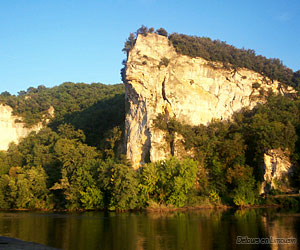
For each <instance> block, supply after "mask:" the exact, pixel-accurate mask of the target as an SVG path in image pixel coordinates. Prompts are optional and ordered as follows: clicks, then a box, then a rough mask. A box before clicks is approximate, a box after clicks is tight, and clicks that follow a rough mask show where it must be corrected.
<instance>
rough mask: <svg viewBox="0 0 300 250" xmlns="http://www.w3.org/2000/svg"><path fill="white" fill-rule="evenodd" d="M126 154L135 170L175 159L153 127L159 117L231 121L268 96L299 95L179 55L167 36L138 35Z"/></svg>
mask: <svg viewBox="0 0 300 250" xmlns="http://www.w3.org/2000/svg"><path fill="white" fill-rule="evenodd" d="M125 86H126V101H127V102H128V105H129V106H128V110H127V115H126V123H125V126H126V129H125V137H126V154H127V158H128V159H129V160H131V162H132V164H133V167H134V168H138V167H139V166H140V165H141V164H144V163H145V161H149V160H151V161H157V160H161V159H164V158H166V157H168V156H169V155H170V149H169V146H168V145H167V143H166V142H165V139H164V136H165V134H164V132H162V131H160V130H158V129H155V128H154V127H153V120H154V119H155V118H156V117H157V115H158V114H165V115H166V116H168V117H176V119H178V120H179V121H183V122H185V123H187V124H190V125H199V124H207V123H209V122H210V121H211V120H212V119H220V120H224V119H229V118H230V117H231V116H232V114H233V113H234V112H235V111H238V110H240V109H241V108H243V107H250V108H253V107H254V106H255V105H256V104H257V103H258V102H262V101H263V99H262V98H261V95H262V93H263V92H267V91H273V92H274V93H276V94H278V93H282V94H284V93H287V92H293V91H294V90H293V89H292V88H291V87H289V88H286V87H284V86H282V85H281V84H280V83H279V82H278V81H271V80H270V79H267V78H265V77H263V76H262V75H260V74H258V73H256V72H254V71H250V70H247V69H239V70H234V69H225V68H224V67H222V64H221V63H216V62H209V61H206V60H204V59H202V58H191V57H188V56H185V55H180V54H177V53H176V51H175V48H174V47H173V46H172V45H171V44H170V42H169V40H168V38H167V37H164V36H160V35H156V34H148V35H147V36H143V35H139V36H138V37H137V40H136V44H135V46H134V48H133V49H132V50H131V51H130V53H129V56H128V60H127V64H126V82H125Z"/></svg>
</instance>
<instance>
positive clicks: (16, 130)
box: [0, 104, 54, 150]
mask: <svg viewBox="0 0 300 250" xmlns="http://www.w3.org/2000/svg"><path fill="white" fill-rule="evenodd" d="M12 111H13V109H12V108H11V107H10V106H6V105H2V104H0V150H7V149H8V146H9V144H10V143H11V142H15V143H18V142H19V141H20V139H21V138H24V137H26V136H27V135H28V134H29V133H30V132H32V131H39V130H40V129H41V128H43V124H42V122H40V123H38V124H37V125H35V126H33V127H31V128H26V126H25V123H23V122H21V121H22V118H21V117H18V116H14V115H13V114H12ZM49 114H50V115H51V116H53V114H54V109H53V108H50V109H49ZM46 122H47V121H46Z"/></svg>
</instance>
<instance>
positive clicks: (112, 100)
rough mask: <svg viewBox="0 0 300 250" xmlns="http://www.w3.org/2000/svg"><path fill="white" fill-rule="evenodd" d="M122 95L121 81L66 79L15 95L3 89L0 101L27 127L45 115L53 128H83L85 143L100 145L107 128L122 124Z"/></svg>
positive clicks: (43, 118)
mask: <svg viewBox="0 0 300 250" xmlns="http://www.w3.org/2000/svg"><path fill="white" fill-rule="evenodd" d="M124 95H125V88H124V85H123V84H116V85H104V84H101V83H92V84H85V83H77V84H75V83H72V82H66V83H63V84H61V85H59V86H56V87H53V88H46V87H45V86H38V87H37V88H33V87H30V88H28V89H27V91H20V92H19V93H18V95H11V94H9V93H8V92H3V93H1V95H0V103H3V104H6V105H9V106H11V107H12V108H13V114H14V115H18V116H20V117H21V118H22V119H23V121H24V122H25V124H26V126H28V127H31V126H32V125H34V124H36V123H38V122H40V121H42V120H45V119H46V118H49V119H50V120H51V121H50V123H49V124H48V126H49V127H51V128H52V129H54V130H57V128H58V126H59V125H60V124H65V123H67V124H72V125H73V126H74V127H75V128H76V129H81V130H83V131H84V133H85V135H86V137H87V138H86V141H87V143H88V144H89V145H92V146H96V147H100V146H101V144H103V136H104V134H105V133H106V132H107V131H109V130H110V129H113V128H114V127H116V126H119V127H120V128H121V127H122V126H123V124H124V120H125V107H124V105H125V102H124ZM50 107H53V108H54V111H55V112H54V117H51V116H50V115H49V113H48V110H49V108H50ZM121 129H122V128H121Z"/></svg>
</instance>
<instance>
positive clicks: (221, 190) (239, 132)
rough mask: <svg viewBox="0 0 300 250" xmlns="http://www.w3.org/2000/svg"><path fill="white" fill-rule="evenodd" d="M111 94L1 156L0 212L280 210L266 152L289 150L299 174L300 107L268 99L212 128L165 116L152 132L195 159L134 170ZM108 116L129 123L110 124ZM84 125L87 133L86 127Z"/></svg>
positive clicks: (113, 121)
mask: <svg viewBox="0 0 300 250" xmlns="http://www.w3.org/2000/svg"><path fill="white" fill-rule="evenodd" d="M72 85H73V84H72ZM73 86H76V84H74V85H73ZM76 88H77V87H75V90H76ZM114 88H116V89H118V88H119V86H118V85H117V86H115V87H112V89H113V90H114V91H115V89H114ZM70 91H71V92H72V88H70ZM120 92H121V91H120ZM121 93H122V92H121ZM110 95H111V97H110V99H109V98H108V99H106V100H105V101H103V100H99V101H98V102H96V103H95V104H94V106H89V107H87V108H86V109H84V108H83V109H82V110H81V111H80V112H77V111H76V112H74V113H75V114H72V113H66V115H65V116H59V119H57V120H55V119H53V120H52V121H51V122H50V124H49V126H46V127H45V128H43V129H42V130H40V131H39V132H38V133H36V132H32V133H31V134H30V135H29V136H28V137H26V138H24V139H22V140H21V141H20V143H19V144H18V145H16V144H13V143H12V144H11V145H10V147H9V149H8V150H7V151H2V152H0V208H1V209H69V210H78V209H110V210H127V209H139V208H154V209H163V208H168V209H170V208H172V209H174V208H178V207H185V206H191V207H199V206H200V207H201V206H203V207H214V206H224V205H231V206H249V205H250V206H251V205H264V204H265V205H270V204H278V203H280V200H282V199H277V198H276V199H275V198H273V199H272V198H270V197H268V198H267V199H263V198H261V197H260V196H259V189H260V183H261V180H262V157H263V153H264V152H265V151H266V150H268V149H274V148H282V149H284V150H287V151H288V152H289V153H290V155H291V159H292V161H293V164H294V165H295V166H298V165H299V159H300V157H299V156H300V152H299V149H300V141H299V131H300V118H299V117H300V116H299V112H300V102H299V100H298V99H295V100H293V99H290V98H287V97H283V96H272V95H270V96H269V97H268V101H267V103H266V104H264V105H263V104H259V105H257V107H255V108H254V109H253V110H247V109H245V110H242V111H241V112H239V113H235V115H234V118H233V120H232V121H212V122H211V123H210V124H209V125H208V126H204V125H199V126H195V127H192V126H189V125H187V124H183V123H180V122H179V121H177V120H175V119H169V120H166V119H165V118H164V117H163V115H162V114H161V115H159V116H158V118H157V119H156V122H155V126H156V127H157V129H161V130H164V131H166V135H167V136H166V140H167V141H168V142H169V143H170V144H172V143H174V141H172V140H174V139H175V135H177V136H178V135H180V136H181V137H180V138H182V139H181V143H182V144H183V145H184V149H185V150H186V151H191V152H193V153H192V154H191V155H190V156H189V157H186V158H185V159H182V158H181V157H180V155H179V157H180V159H178V158H176V157H174V156H173V157H171V158H169V159H167V160H163V161H158V162H153V163H148V164H145V165H144V166H142V167H141V168H140V169H139V170H137V171H136V170H133V169H132V167H131V166H130V163H129V162H127V160H126V159H125V156H123V155H122V147H121V145H122V143H123V142H122V138H123V130H124V125H123V123H124V113H122V112H124V106H123V105H124V101H125V100H124V95H123V98H122V97H121V96H119V95H122V94H119V92H117V93H115V95H113V94H110ZM116 96H117V98H116ZM112 100H113V101H112ZM119 101H122V102H123V103H122V104H121V103H119ZM112 104H113V105H112ZM102 105H104V106H102ZM106 105H108V106H106ZM96 108H97V109H100V111H99V110H96ZM109 108H113V109H116V111H114V110H111V109H109ZM118 109H120V110H122V111H120V110H118ZM97 112H98V113H97ZM105 112H110V114H111V113H117V114H118V113H121V114H122V115H120V116H119V117H114V118H112V119H108V118H107V117H108V114H107V113H105ZM93 116H96V117H93ZM71 117H72V118H73V119H70V118H71ZM74 117H75V118H76V119H75V118H74ZM87 118H88V119H89V121H90V123H89V124H88V123H87V122H86V123H84V122H83V123H82V124H80V121H84V119H87ZM105 119H107V120H105ZM104 120H105V121H104ZM94 121H95V124H93V122H94ZM76 122H79V123H76ZM100 122H104V124H105V126H102V127H101V128H100V129H102V130H101V131H102V132H101V134H100V136H99V135H98V136H99V137H96V138H97V140H95V138H94V140H93V139H90V138H93V136H94V134H93V133H96V132H95V131H99V128H95V130H91V129H90V128H93V127H94V126H95V125H97V124H100ZM79 126H81V128H82V129H80V127H79ZM104 128H106V130H104ZM88 138H89V139H88ZM299 177H300V175H299V170H298V168H297V169H296V172H295V176H294V178H293V180H292V185H293V186H294V187H296V188H299V187H300V178H299ZM273 192H277V193H278V192H280V190H277V191H276V190H273ZM297 199H298V198H297V197H289V198H286V199H284V204H288V205H290V206H294V205H295V204H299V202H298V200H297Z"/></svg>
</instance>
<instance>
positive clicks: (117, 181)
mask: <svg viewBox="0 0 300 250" xmlns="http://www.w3.org/2000/svg"><path fill="white" fill-rule="evenodd" d="M98 181H99V185H100V187H101V189H102V190H104V191H103V192H104V195H105V205H106V207H108V209H110V210H127V209H134V208H136V207H138V178H137V172H136V171H134V170H133V169H132V167H131V166H130V165H129V164H127V163H126V162H120V163H119V162H116V161H114V160H112V159H108V160H107V161H105V162H101V164H100V165H99V179H98Z"/></svg>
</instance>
